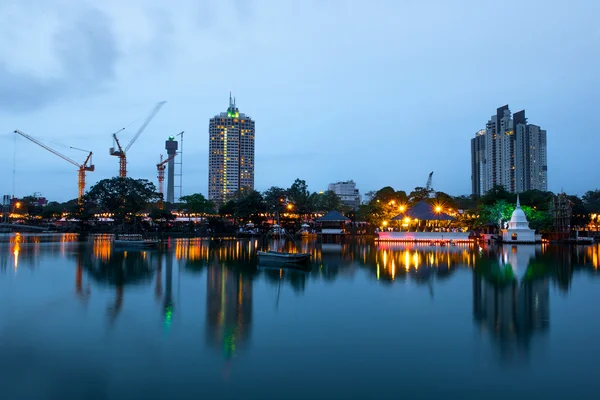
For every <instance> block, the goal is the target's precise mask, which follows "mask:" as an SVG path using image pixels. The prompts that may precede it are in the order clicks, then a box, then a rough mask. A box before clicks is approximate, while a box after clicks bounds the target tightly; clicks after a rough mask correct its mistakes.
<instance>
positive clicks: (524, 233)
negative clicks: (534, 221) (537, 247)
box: [502, 194, 541, 243]
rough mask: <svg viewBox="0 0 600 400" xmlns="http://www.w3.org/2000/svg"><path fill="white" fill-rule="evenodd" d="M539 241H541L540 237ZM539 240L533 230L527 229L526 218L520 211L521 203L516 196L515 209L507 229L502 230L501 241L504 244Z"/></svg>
mask: <svg viewBox="0 0 600 400" xmlns="http://www.w3.org/2000/svg"><path fill="white" fill-rule="evenodd" d="M538 236H539V235H538ZM539 239H540V240H541V236H540V237H539ZM540 240H538V237H536V234H535V230H534V229H529V222H528V221H527V216H525V212H524V211H523V210H522V209H521V202H520V201H519V195H518V194H517V208H515V211H513V213H512V217H511V218H510V222H509V223H508V228H507V229H502V241H503V242H504V243H535V242H538V241H540Z"/></svg>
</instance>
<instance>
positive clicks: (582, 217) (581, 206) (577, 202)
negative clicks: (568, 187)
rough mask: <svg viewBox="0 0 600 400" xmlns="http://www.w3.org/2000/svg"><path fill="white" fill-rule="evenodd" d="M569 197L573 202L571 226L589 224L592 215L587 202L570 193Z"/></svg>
mask: <svg viewBox="0 0 600 400" xmlns="http://www.w3.org/2000/svg"><path fill="white" fill-rule="evenodd" d="M587 193H589V192H587ZM587 193H586V194H587ZM584 196H585V195H584ZM567 198H568V199H569V201H570V202H571V226H572V227H576V226H577V227H581V226H585V225H587V224H588V223H589V222H590V216H589V213H588V208H587V207H586V203H585V202H584V201H583V200H582V199H580V198H579V197H577V196H572V195H570V196H567Z"/></svg>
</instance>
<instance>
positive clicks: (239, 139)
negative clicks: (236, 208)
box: [208, 93, 254, 205]
mask: <svg viewBox="0 0 600 400" xmlns="http://www.w3.org/2000/svg"><path fill="white" fill-rule="evenodd" d="M208 131H209V136H210V138H209V145H208V149H209V155H208V199H209V200H211V201H213V202H214V203H215V204H217V205H220V204H223V203H225V202H226V201H227V200H230V199H231V198H232V197H233V195H235V194H236V193H237V192H242V193H243V192H246V191H248V190H253V189H254V121H253V120H252V119H251V118H250V117H248V116H247V115H245V114H242V113H240V112H239V109H238V108H237V107H236V105H235V98H234V99H232V98H231V93H230V94H229V108H227V112H223V113H221V114H219V115H217V116H215V117H213V118H211V119H210V124H209V128H208Z"/></svg>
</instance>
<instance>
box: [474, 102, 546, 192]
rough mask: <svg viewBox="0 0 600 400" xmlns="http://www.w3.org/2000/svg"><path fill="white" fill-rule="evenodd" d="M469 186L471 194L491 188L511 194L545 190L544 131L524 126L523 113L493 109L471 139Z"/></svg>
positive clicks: (535, 127)
mask: <svg viewBox="0 0 600 400" xmlns="http://www.w3.org/2000/svg"><path fill="white" fill-rule="evenodd" d="M471 183H472V191H473V194H475V195H483V194H485V192H487V191H488V190H490V189H491V188H492V187H494V186H495V185H500V186H503V187H504V188H505V189H506V190H507V191H509V192H511V193H519V192H523V191H526V190H533V189H537V190H543V191H547V190H548V163H547V154H546V131H545V130H543V129H541V128H540V127H539V126H537V125H533V124H528V123H527V119H526V118H525V111H524V110H523V111H519V112H516V113H514V114H513V115H512V116H511V113H510V110H509V108H508V105H505V106H502V107H500V108H498V109H497V110H496V114H495V115H492V117H491V118H490V120H489V121H488V122H487V124H486V126H485V129H483V130H480V131H478V132H477V133H476V134H475V137H474V138H473V139H471Z"/></svg>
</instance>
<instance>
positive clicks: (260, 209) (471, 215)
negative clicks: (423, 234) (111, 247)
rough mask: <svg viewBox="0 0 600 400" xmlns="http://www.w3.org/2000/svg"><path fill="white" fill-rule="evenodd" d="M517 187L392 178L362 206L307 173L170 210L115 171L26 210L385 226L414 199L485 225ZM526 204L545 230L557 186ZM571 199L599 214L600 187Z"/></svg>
mask: <svg viewBox="0 0 600 400" xmlns="http://www.w3.org/2000/svg"><path fill="white" fill-rule="evenodd" d="M516 197H517V195H516V194H513V193H509V192H508V191H506V190H505V189H504V188H503V187H502V186H496V187H494V188H492V189H491V190H489V191H488V192H487V193H486V194H485V195H483V196H480V197H477V196H473V195H461V196H451V195H449V194H447V193H444V192H441V191H434V190H428V189H427V188H424V187H415V188H414V189H413V190H412V191H410V192H408V193H407V192H406V191H403V190H395V189H394V188H392V187H391V186H386V187H384V188H382V189H379V190H377V191H370V192H367V193H365V197H364V199H363V203H362V204H361V205H360V206H359V207H357V208H356V209H354V208H352V207H349V206H348V205H345V204H344V203H343V202H342V200H341V199H340V197H339V196H338V195H337V194H335V193H334V192H332V191H325V192H314V191H313V192H311V191H310V190H309V188H308V185H307V183H306V181H305V180H302V179H296V180H295V181H294V182H293V183H292V184H291V186H290V187H289V188H282V187H278V186H272V187H270V188H269V189H267V190H265V191H264V192H262V193H261V192H259V191H256V190H241V191H239V192H237V193H235V194H234V195H233V196H232V197H231V198H230V199H229V200H228V201H227V202H225V203H224V204H222V205H220V206H217V205H215V204H214V203H213V202H211V201H209V200H207V199H206V198H205V197H204V195H202V194H201V193H194V194H190V195H187V196H183V197H182V198H181V199H180V202H178V203H176V204H167V203H165V208H166V210H162V209H161V208H160V207H159V204H161V203H162V202H161V201H160V200H162V195H161V194H160V193H158V192H157V190H156V187H155V186H154V184H153V183H152V182H150V181H148V180H145V179H132V178H118V177H116V178H110V179H104V180H101V181H99V182H97V183H96V184H95V185H93V186H92V187H91V188H90V189H89V190H88V191H87V193H86V194H85V196H84V202H83V206H82V205H80V204H78V203H77V201H76V200H70V201H68V202H66V203H57V202H50V203H48V204H47V205H46V206H44V207H41V206H37V205H35V201H34V200H35V199H34V198H33V197H31V196H30V197H25V198H23V199H22V209H21V212H23V213H28V214H30V215H33V216H38V217H39V218H43V219H51V218H60V216H61V215H62V213H65V212H66V213H69V214H70V215H71V216H72V217H73V218H77V219H80V220H83V221H86V220H89V219H91V218H92V216H93V215H94V214H101V213H110V214H111V215H112V216H113V218H114V219H115V221H116V222H119V223H120V222H131V221H130V220H131V218H132V216H135V215H136V214H138V213H141V212H148V213H150V216H151V218H153V219H155V220H160V219H163V220H164V219H172V218H173V214H172V213H171V212H170V211H168V210H179V211H182V212H186V213H196V214H208V215H211V216H213V217H216V216H221V217H227V218H233V219H235V220H238V221H240V222H243V221H248V220H253V221H258V222H260V220H261V219H262V220H264V219H265V218H266V215H273V214H274V213H276V212H279V213H280V214H283V213H287V214H290V215H293V216H294V217H295V218H298V219H310V216H311V215H312V214H315V213H323V212H327V211H331V210H337V211H340V212H342V213H344V214H345V215H346V216H348V217H349V218H351V219H352V220H353V221H364V222H367V223H369V224H371V225H373V226H382V225H383V223H384V221H390V220H391V219H392V218H393V217H395V216H397V215H399V214H402V213H403V212H404V211H406V210H408V209H409V208H410V207H412V206H414V205H415V204H417V203H419V202H421V201H426V202H428V203H430V204H431V205H432V206H434V207H436V208H438V209H440V210H441V211H443V212H445V213H448V214H451V215H452V216H454V217H455V218H456V220H455V221H454V222H453V223H454V224H455V225H457V226H461V227H467V228H468V229H481V228H484V227H486V226H495V227H501V226H502V225H503V224H504V223H506V222H507V221H508V220H509V219H510V216H511V214H512V212H513V210H514V207H515V203H516ZM519 197H520V202H521V206H522V208H523V210H524V212H525V214H526V215H527V217H528V219H529V222H530V226H531V227H532V228H533V229H537V230H538V231H541V232H544V231H550V230H551V229H552V224H553V216H552V203H553V200H554V197H555V194H554V193H552V192H549V191H539V190H530V191H526V192H522V193H520V194H519ZM567 199H568V202H569V204H570V206H571V210H572V216H571V221H570V222H571V226H573V227H576V226H579V227H582V226H586V225H588V224H589V223H590V222H593V223H595V224H598V223H599V222H600V221H598V220H599V218H598V217H597V216H596V217H595V219H594V220H592V219H591V216H592V215H593V214H600V190H599V189H596V190H590V191H587V192H586V193H585V194H584V195H583V196H581V197H579V196H576V195H568V196H567Z"/></svg>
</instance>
